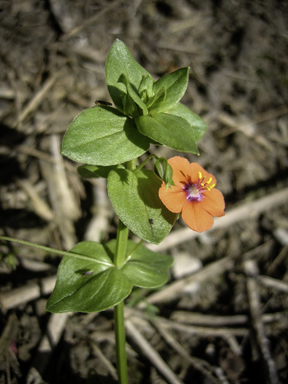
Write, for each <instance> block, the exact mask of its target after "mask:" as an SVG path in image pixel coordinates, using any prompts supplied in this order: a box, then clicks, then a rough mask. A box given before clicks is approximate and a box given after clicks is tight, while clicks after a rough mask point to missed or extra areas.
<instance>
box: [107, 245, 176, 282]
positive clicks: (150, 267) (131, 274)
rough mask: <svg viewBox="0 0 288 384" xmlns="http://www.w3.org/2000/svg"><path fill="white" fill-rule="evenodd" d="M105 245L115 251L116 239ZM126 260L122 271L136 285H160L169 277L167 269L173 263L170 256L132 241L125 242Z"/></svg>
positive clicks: (112, 251)
mask: <svg viewBox="0 0 288 384" xmlns="http://www.w3.org/2000/svg"><path fill="white" fill-rule="evenodd" d="M106 247H107V248H108V249H109V250H110V252H111V253H112V254H114V253H115V251H116V240H111V241H109V243H107V244H106ZM127 256H128V257H127V262H126V263H125V264H124V266H123V268H122V271H123V273H124V274H125V275H126V276H127V278H128V279H129V280H130V281H131V283H132V284H133V285H135V286H137V287H142V288H157V287H161V286H162V285H163V284H165V283H166V281H167V280H168V278H169V269H170V267H171V265H172V264H173V258H172V257H171V256H167V255H163V254H161V253H156V252H152V251H150V250H149V249H147V248H146V247H144V246H142V245H141V246H138V245H137V244H135V243H134V242H133V241H130V240H129V241H128V244H127Z"/></svg>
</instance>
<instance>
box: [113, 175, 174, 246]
mask: <svg viewBox="0 0 288 384" xmlns="http://www.w3.org/2000/svg"><path fill="white" fill-rule="evenodd" d="M160 186H161V181H160V180H159V179H158V178H157V177H156V176H155V174H154V172H153V171H149V170H140V171H138V172H135V173H133V172H132V171H128V170H127V169H117V170H114V171H111V172H110V173H109V176H108V195H109V198H110V200H111V202H112V205H113V208H114V210H115V212H116V214H117V215H118V217H119V218H120V220H121V221H122V222H123V223H124V224H125V225H126V226H127V227H128V228H129V229H130V230H131V231H132V232H133V233H135V235H137V236H139V237H140V238H141V239H143V240H145V241H148V242H149V243H154V244H159V243H160V242H161V241H162V240H163V239H164V238H165V237H166V236H167V234H168V233H169V232H170V230H171V228H172V226H173V224H174V222H175V219H176V215H175V214H174V213H172V212H170V211H168V210H167V208H165V206H164V205H163V204H162V202H161V200H160V199H159V197H158V190H159V188H160Z"/></svg>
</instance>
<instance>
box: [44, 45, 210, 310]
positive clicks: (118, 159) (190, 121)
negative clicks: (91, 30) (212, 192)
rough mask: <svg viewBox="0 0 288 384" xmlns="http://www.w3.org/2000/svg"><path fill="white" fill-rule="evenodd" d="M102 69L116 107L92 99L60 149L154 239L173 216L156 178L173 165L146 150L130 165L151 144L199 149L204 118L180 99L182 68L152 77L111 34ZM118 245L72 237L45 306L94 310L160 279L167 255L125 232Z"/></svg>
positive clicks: (185, 76)
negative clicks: (130, 238) (151, 167)
mask: <svg viewBox="0 0 288 384" xmlns="http://www.w3.org/2000/svg"><path fill="white" fill-rule="evenodd" d="M105 74H106V81H107V86H108V90H109V93H110V96H111V98H112V100H113V103H114V105H115V107H110V106H106V105H103V104H98V105H97V106H94V107H92V108H88V109H86V110H84V111H83V112H82V113H80V114H79V115H78V116H77V117H76V118H75V119H74V120H73V122H72V123H71V125H70V126H69V128H68V130H67V132H66V134H65V137H64V139H63V145H62V154H63V155H65V156H67V157H68V158H70V159H72V160H74V161H77V162H79V163H83V165H82V166H80V167H78V173H79V174H80V175H81V176H82V177H85V178H95V177H104V178H107V187H108V195H109V198H110V200H111V202H112V205H113V207H114V210H115V212H116V214H117V215H118V217H119V219H120V220H121V221H122V223H123V224H124V225H125V226H126V227H127V228H129V229H130V230H131V231H132V232H133V233H134V234H135V235H137V236H138V237H139V238H140V239H142V240H144V241H147V242H149V243H154V244H159V243H160V242H161V241H162V240H163V239H164V238H165V237H166V236H167V234H168V233H169V232H170V230H171V228H172V226H173V224H174V222H175V220H176V218H177V217H178V216H177V215H176V214H175V213H172V212H170V211H168V210H167V208H166V207H165V206H164V205H163V204H162V202H161V200H160V199H159V197H158V191H159V188H160V186H161V184H162V182H163V181H164V182H165V184H166V186H167V188H169V187H170V186H171V185H173V184H174V183H173V171H172V168H171V166H170V165H169V164H168V162H167V160H166V159H164V158H158V157H157V156H155V155H153V154H152V155H151V157H154V158H155V163H154V170H153V171H151V170H147V169H144V168H143V167H144V165H145V164H146V163H147V162H148V160H149V158H150V157H148V158H147V159H146V160H145V161H144V162H143V164H140V165H139V166H138V168H137V169H135V164H136V159H137V158H138V157H139V156H141V155H143V154H144V153H145V152H146V151H147V150H148V149H149V146H150V143H153V144H157V145H165V146H168V147H170V148H173V149H175V150H178V151H181V152H189V153H194V154H197V155H198V154H199V152H198V149H197V145H196V142H197V140H199V139H200V137H201V136H202V135H203V134H204V132H205V130H206V125H205V123H204V122H203V121H202V120H201V119H200V117H199V116H197V115H195V114H194V113H193V112H191V111H190V110H189V109H188V108H187V107H185V106H184V105H183V104H181V103H180V100H181V99H182V97H183V95H184V93H185V91H186V88H187V85H188V80H189V68H180V69H178V70H176V71H175V72H172V73H169V74H166V75H165V76H163V77H162V78H160V79H158V80H157V81H155V80H154V79H153V78H152V76H151V75H150V74H149V73H148V72H147V71H146V70H145V69H144V68H143V67H141V65H139V64H138V63H137V61H136V60H135V59H134V58H133V57H132V55H131V53H130V52H129V50H128V49H127V47H126V46H125V44H124V43H123V42H122V41H120V40H118V39H116V40H115V42H114V43H113V45H112V47H111V49H110V51H109V54H108V57H107V62H106V67H105ZM127 163H128V164H129V165H128V166H127ZM127 235H128V231H127ZM127 235H125V236H126V237H127ZM119 236H120V235H119ZM117 239H118V238H117ZM121 239H122V238H121ZM117 241H118V240H117ZM119 244H120V245H119ZM119 244H118V245H117V242H116V241H114V240H112V241H110V242H108V243H107V244H105V245H102V244H97V243H93V242H82V243H79V244H77V245H76V246H75V247H74V248H73V249H72V250H71V256H65V257H64V259H63V260H62V262H61V264H60V267H59V271H58V277H57V283H56V287H55V290H54V292H53V293H52V295H51V297H50V299H49V301H48V305H47V309H48V310H49V311H51V312H66V311H81V312H92V311H101V310H104V309H107V308H109V307H111V306H114V305H117V304H119V303H120V302H122V301H123V300H124V299H125V298H126V297H127V296H128V295H129V294H130V292H131V289H132V287H133V285H135V286H139V287H145V288H153V287H159V286H161V285H162V284H164V283H165V281H166V280H167V279H168V269H169V267H170V265H171V263H172V259H171V258H169V257H167V256H164V255H160V254H157V253H153V252H151V251H149V250H147V249H146V248H145V247H143V246H139V247H137V248H136V250H135V249H134V248H135V244H134V243H133V242H131V241H128V240H127V238H126V240H125V239H124V242H123V239H122V240H121V241H120V240H119ZM126 246H127V249H126ZM119 247H120V248H121V247H122V248H121V249H119ZM133 249H134V251H133ZM119 252H120V254H121V256H119V255H120V254H119ZM121 252H122V253H121ZM115 257H116V258H117V260H120V259H121V260H125V257H126V258H127V259H126V262H124V265H123V266H122V267H121V268H117V267H116V265H119V264H118V263H117V262H115V260H114V258H115ZM114 262H115V264H114ZM121 265H122V263H121Z"/></svg>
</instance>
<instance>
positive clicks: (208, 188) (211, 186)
mask: <svg viewBox="0 0 288 384" xmlns="http://www.w3.org/2000/svg"><path fill="white" fill-rule="evenodd" d="M214 187H215V184H212V185H209V186H207V187H205V188H206V189H207V190H208V191H211V189H212V188H214Z"/></svg>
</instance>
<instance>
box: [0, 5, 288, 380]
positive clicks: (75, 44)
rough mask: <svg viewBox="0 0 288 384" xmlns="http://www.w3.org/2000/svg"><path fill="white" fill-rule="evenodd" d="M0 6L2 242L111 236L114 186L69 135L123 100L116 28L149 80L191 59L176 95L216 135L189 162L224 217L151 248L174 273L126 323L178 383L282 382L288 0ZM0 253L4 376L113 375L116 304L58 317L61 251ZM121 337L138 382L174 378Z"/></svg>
mask: <svg viewBox="0 0 288 384" xmlns="http://www.w3.org/2000/svg"><path fill="white" fill-rule="evenodd" d="M0 10H1V13H0V18H1V23H0V54H1V62H0V69H1V70H0V118H1V123H0V124H1V127H0V137H1V142H0V210H1V212H0V235H3V236H10V237H15V238H18V239H23V240H26V241H31V242H36V243H39V244H42V245H46V246H50V247H52V248H57V249H62V250H70V249H71V248H72V247H73V246H74V245H75V244H76V243H77V242H79V241H83V240H94V241H106V240H109V239H111V238H114V237H115V236H116V229H117V218H116V217H115V215H114V211H113V208H112V206H111V204H110V202H109V199H108V197H107V192H106V181H105V180H103V179H95V180H83V179H81V178H80V177H79V176H78V174H77V166H78V165H79V164H76V163H73V162H72V161H70V160H68V159H65V158H62V156H61V155H60V151H61V141H62V138H63V135H64V133H65V131H66V129H67V128H68V126H69V124H70V123H71V121H72V120H73V118H74V117H75V116H76V115H77V114H78V113H80V112H81V111H82V110H83V109H85V108H88V107H92V106H93V105H95V100H104V101H107V102H111V99H110V96H109V93H108V90H107V87H106V84H105V60H106V57H107V54H108V52H109V49H110V47H111V45H112V43H113V42H114V40H115V39H116V38H119V39H120V40H122V41H123V42H124V43H125V44H126V46H127V47H128V49H129V50H130V52H131V53H132V55H133V57H134V58H135V59H136V60H137V61H138V62H139V63H140V64H141V65H142V66H143V67H144V68H145V69H146V70H147V71H148V72H149V73H150V74H151V75H152V76H153V77H154V79H155V80H156V79H157V78H159V77H161V76H163V75H165V74H166V73H169V72H172V71H174V70H177V69H178V68H181V67H187V66H189V67H190V79H189V85H188V89H187V92H186V94H185V96H184V97H183V99H182V102H183V103H184V104H185V105H186V106H187V107H188V108H190V109H191V110H192V111H193V112H195V113H196V114H198V115H199V116H201V117H202V118H203V120H204V121H205V122H206V124H207V126H208V130H207V133H206V134H205V135H204V136H203V137H202V138H201V140H200V141H199V143H198V146H199V150H200V156H199V157H197V156H195V155H192V154H185V153H180V155H182V156H185V157H186V158H187V159H189V161H197V162H199V163H200V164H201V165H202V166H203V167H204V168H205V169H206V170H207V171H208V172H211V173H212V174H214V175H215V176H216V178H217V188H218V189H219V190H221V191H222V193H223V194H224V196H225V200H226V212H227V213H226V216H225V217H224V218H220V219H218V220H215V226H214V229H213V230H211V231H209V232H207V233H204V234H201V235H200V236H199V235H198V234H196V233H193V232H192V231H190V230H189V231H187V227H186V226H185V224H184V223H183V222H182V221H181V220H179V221H178V222H177V223H176V225H175V227H174V228H173V230H172V232H171V234H170V235H169V236H168V238H167V239H166V240H167V241H166V240H165V241H164V242H163V244H160V246H159V247H158V248H155V247H154V249H158V250H159V252H160V251H161V252H162V251H163V252H166V253H169V254H171V255H172V256H174V258H175V264H174V267H173V270H172V273H171V279H170V281H169V283H168V284H167V286H166V288H164V289H163V290H162V291H159V292H142V291H141V292H138V291H137V290H135V292H133V297H132V299H131V300H130V307H128V308H127V317H129V319H130V320H131V321H132V322H134V323H135V324H137V329H139V330H140V332H141V334H143V335H144V336H145V338H146V339H147V340H148V341H149V345H150V347H151V348H152V350H156V351H157V352H158V353H159V357H162V359H164V361H165V362H166V363H167V372H169V369H171V370H172V371H173V372H174V373H175V374H176V375H177V380H179V381H178V382H179V383H182V382H183V383H197V384H202V383H203V384H204V383H205V384H206V383H207V384H208V383H223V384H226V383H235V384H236V383H253V384H254V383H261V384H262V383H272V384H274V383H275V384H276V383H278V382H282V383H285V382H287V381H286V380H287V379H288V369H287V360H288V338H287V329H288V324H287V311H288V300H287V292H288V271H287V254H288V245H287V244H288V219H287V213H288V189H287V188H288V172H287V166H288V151H287V146H288V115H287V113H288V56H287V52H288V3H287V2H286V1H280V0H278V1H277V0H263V1H259V0H258V1H253V2H251V1H237V0H217V1H213V0H202V1H197V0H177V1H173V0H163V1H155V0H142V1H141V0H136V1H128V0H114V1H108V0H102V1H101V0H99V1H96V0H58V1H57V0H45V1H44V0H43V1H39V0H10V1H7V0H1V1H0ZM95 150H97V149H95ZM150 152H151V153H156V154H157V155H159V156H165V157H167V158H170V157H173V156H175V155H179V152H176V151H173V150H171V149H169V148H166V147H162V148H159V147H157V146H151V148H150ZM143 159H144V157H143ZM0 257H1V259H0V260H1V261H0V262H1V264H0V289H1V291H0V293H1V296H0V304H1V316H0V327H1V333H2V336H1V340H0V383H1V384H2V383H24V382H25V383H26V382H27V383H28V382H29V383H36V382H37V383H41V382H48V383H51V382H52V381H53V383H55V384H56V383H58V382H59V383H66V382H69V383H84V382H87V380H88V378H89V377H92V378H93V377H94V378H95V377H97V380H98V381H96V382H99V383H100V382H102V381H101V380H102V379H103V377H104V378H106V379H107V378H110V379H111V380H112V381H111V382H113V380H115V379H116V376H115V368H114V366H115V356H114V342H113V313H112V312H111V311H107V312H105V313H97V314H91V315H83V314H68V315H66V314H65V315H56V316H53V315H52V316H51V315H50V314H47V313H46V311H45V305H46V300H47V297H48V295H49V293H51V290H52V289H53V285H54V284H55V275H56V272H57V266H58V264H59V262H60V260H61V259H60V257H58V256H53V255H51V254H49V253H47V252H44V251H39V250H36V249H33V248H30V247H29V248H28V247H24V246H23V247H22V246H20V245H16V244H14V243H13V244H11V243H10V244H8V243H5V242H1V244H0ZM176 283H178V285H177V284H176ZM253 284H254V285H253ZM253 292H254V293H255V294H256V299H255V298H254V299H255V300H256V301H255V300H254V301H253ZM251 295H252V296H251ZM255 303H256V304H255ZM127 304H129V303H127ZM156 307H157V308H158V316H159V317H158V319H159V320H157V321H158V322H156V318H153V316H152V314H151V313H152V312H153V313H154V312H155V311H156ZM131 308H134V309H131ZM241 316H242V317H241ZM151 319H152V320H151ZM165 321H166V322H165ZM164 330H165V332H166V333H165V332H164ZM48 331H49V332H50V333H51V332H52V338H51V335H50V336H49V338H47V332H48ZM130 331H131V330H130ZM49 332H48V333H49ZM127 332H128V342H129V346H128V347H129V350H128V351H129V353H128V358H129V374H130V379H131V383H166V382H172V383H174V382H176V381H173V380H174V379H173V380H172V381H169V375H168V374H167V376H165V373H163V372H160V371H159V368H157V366H156V367H155V365H154V364H153V361H152V362H151V361H150V358H149V354H148V355H145V353H144V352H143V351H142V350H141V346H139V345H137V342H136V341H135V340H133V332H132V335H131V332H130V333H129V329H127ZM50 333H49V334H50ZM167 334H168V335H169V336H170V339H169V337H168V336H167ZM7 335H8V336H7ZM171 339H172V340H173V342H171ZM169 340H170V342H169ZM48 341H49V342H48ZM169 343H170V344H169ZM171 343H172V344H171ZM173 343H174V344H173ZM135 344H136V345H135ZM178 347H179V348H178ZM150 356H151V355H150ZM185 356H186V357H185ZM111 362H112V363H113V364H114V365H111ZM92 368H93V369H94V371H91V369H92ZM170 380H171V379H170ZM105 382H106V381H105Z"/></svg>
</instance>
